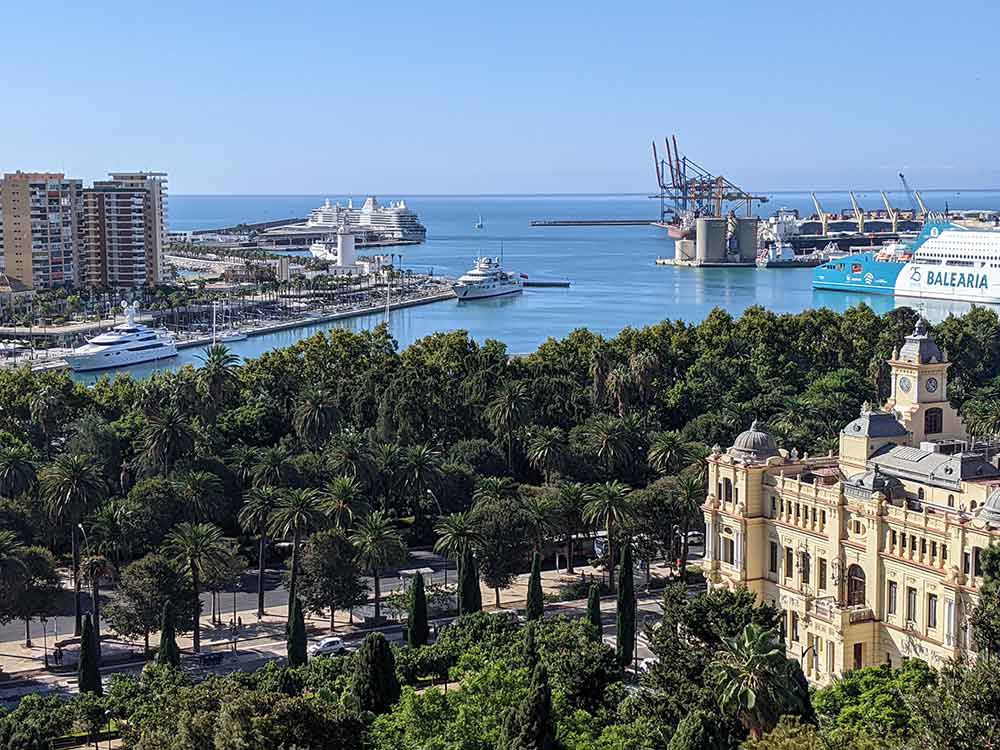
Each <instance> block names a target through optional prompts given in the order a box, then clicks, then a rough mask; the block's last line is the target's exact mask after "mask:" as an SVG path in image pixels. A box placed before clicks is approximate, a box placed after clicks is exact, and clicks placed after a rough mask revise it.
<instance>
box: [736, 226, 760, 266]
mask: <svg viewBox="0 0 1000 750" xmlns="http://www.w3.org/2000/svg"><path fill="white" fill-rule="evenodd" d="M736 239H737V240H738V241H739V248H740V260H741V261H743V262H744V263H747V262H753V261H755V260H756V259H757V219H756V218H751V217H744V218H742V219H737V220H736Z"/></svg>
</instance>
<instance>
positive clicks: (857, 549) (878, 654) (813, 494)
mask: <svg viewBox="0 0 1000 750" xmlns="http://www.w3.org/2000/svg"><path fill="white" fill-rule="evenodd" d="M889 364H890V366H891V368H892V393H891V396H890V398H889V401H888V402H887V403H886V404H885V406H884V407H883V408H882V409H872V408H870V407H869V406H868V405H867V404H866V405H865V406H864V407H862V410H861V414H860V416H859V417H858V418H857V419H855V420H853V421H852V422H850V423H849V424H848V425H846V426H845V427H844V428H843V429H842V430H841V432H840V451H839V456H826V457H822V458H813V457H810V456H808V455H803V456H799V455H798V454H797V452H796V451H795V450H791V451H786V450H783V449H780V448H778V446H777V445H776V444H775V441H774V439H773V438H772V437H771V435H770V434H768V432H767V431H766V430H765V429H764V428H763V427H761V426H760V425H758V424H757V423H756V422H755V423H754V424H753V425H751V427H750V429H749V430H747V431H746V432H744V433H742V434H741V435H740V436H739V437H738V438H737V439H736V442H735V444H734V445H733V446H732V447H731V448H729V449H728V450H726V451H723V450H722V449H721V448H720V447H719V446H716V447H715V448H714V449H713V450H712V455H711V456H709V459H708V483H709V484H708V488H709V492H708V497H707V499H706V502H705V504H704V506H703V511H704V516H705V527H706V541H705V565H706V575H707V577H708V581H709V585H710V586H712V587H727V588H736V587H739V586H745V587H747V588H748V589H750V590H751V591H753V592H754V593H756V594H757V595H758V597H760V599H761V600H763V601H767V602H770V603H771V604H773V605H774V606H776V607H777V608H778V610H779V611H780V612H781V615H782V620H781V628H782V633H783V635H784V637H785V643H786V644H787V648H788V656H789V658H794V659H797V660H799V661H800V662H801V664H802V667H803V670H804V671H805V673H806V676H807V677H808V678H809V679H810V680H811V681H813V682H816V683H825V682H828V681H829V680H830V679H832V678H833V677H836V676H838V675H841V674H843V673H844V672H846V671H849V670H851V669H857V668H860V667H864V666H871V665H875V664H884V663H889V664H893V665H899V664H900V663H901V662H902V660H904V659H908V658H920V659H923V660H925V661H927V662H928V663H929V664H931V665H940V664H941V663H942V662H943V661H944V660H946V659H949V658H953V657H959V656H961V655H962V654H963V653H965V652H966V651H967V650H969V649H970V648H971V647H972V641H971V633H970V631H969V625H968V614H969V613H970V612H971V610H972V608H973V607H974V606H975V603H976V601H977V597H978V593H977V592H978V590H979V587H980V586H982V582H983V580H982V569H981V562H980V556H981V554H982V550H983V549H984V548H985V547H987V546H988V545H989V544H990V543H992V542H997V541H1000V470H998V469H997V467H996V466H995V465H994V463H993V460H992V459H994V456H995V453H996V448H995V447H991V446H990V445H987V444H985V443H983V442H981V441H973V440H972V439H970V438H969V436H968V435H967V434H966V431H965V427H964V425H963V423H962V420H961V418H960V417H959V415H958V413H957V412H956V411H955V409H953V408H952V407H951V405H950V404H949V403H948V368H949V366H950V365H949V362H948V360H947V357H946V355H944V354H942V352H941V350H940V349H939V348H938V346H937V345H936V344H935V343H934V340H933V338H932V337H931V336H930V335H928V333H927V331H926V328H925V326H924V325H923V323H922V322H921V323H918V325H917V327H916V330H915V331H914V332H913V334H912V335H910V336H908V337H907V338H906V341H905V344H904V345H903V347H902V348H901V349H899V350H898V351H896V352H894V353H893V357H892V360H891V361H890V362H889Z"/></svg>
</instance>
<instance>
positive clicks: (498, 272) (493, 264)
mask: <svg viewBox="0 0 1000 750" xmlns="http://www.w3.org/2000/svg"><path fill="white" fill-rule="evenodd" d="M451 288H452V289H453V290H455V296H457V297H458V298H459V299H460V300H469V299H485V298H486V297H500V296H502V295H505V294H520V293H521V292H522V291H523V290H524V281H523V279H522V278H521V277H520V276H518V275H517V274H515V273H508V272H507V271H504V270H503V266H502V265H501V264H500V259H499V258H476V265H475V267H474V268H472V270H471V271H468V272H466V273H464V274H462V276H460V277H459V279H458V281H456V282H455V283H454V284H452V286H451Z"/></svg>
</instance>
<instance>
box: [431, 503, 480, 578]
mask: <svg viewBox="0 0 1000 750" xmlns="http://www.w3.org/2000/svg"><path fill="white" fill-rule="evenodd" d="M477 526H478V521H477V518H476V515H475V513H473V512H470V511H459V512H458V513H451V514H449V515H447V516H442V517H441V518H440V520H438V522H437V525H436V526H435V527H434V533H436V534H437V535H438V539H437V541H436V542H435V543H434V551H435V552H437V553H438V554H439V555H444V556H445V558H446V559H448V560H456V561H460V560H462V558H463V556H464V555H465V553H466V551H467V550H469V549H472V548H474V547H476V546H477V545H478V544H479V543H480V542H481V541H482V535H481V534H480V533H479V532H478V531H477V530H476V529H477ZM444 576H445V581H446V582H447V580H448V565H447V563H445V567H444Z"/></svg>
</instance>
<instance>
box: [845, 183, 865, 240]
mask: <svg viewBox="0 0 1000 750" xmlns="http://www.w3.org/2000/svg"><path fill="white" fill-rule="evenodd" d="M848 195H849V196H851V209H852V210H853V211H854V220H855V221H856V222H857V223H858V234H864V233H865V212H864V211H862V210H861V206H859V205H858V199H857V198H855V197H854V191H853V190H852V191H850V192H849V193H848Z"/></svg>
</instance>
